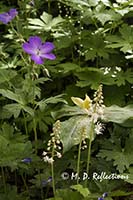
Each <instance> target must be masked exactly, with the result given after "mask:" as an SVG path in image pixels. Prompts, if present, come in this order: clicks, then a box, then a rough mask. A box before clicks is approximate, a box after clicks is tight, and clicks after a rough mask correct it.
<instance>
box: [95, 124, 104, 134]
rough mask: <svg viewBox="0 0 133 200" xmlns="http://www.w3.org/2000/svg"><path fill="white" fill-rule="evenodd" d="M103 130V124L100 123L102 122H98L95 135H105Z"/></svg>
mask: <svg viewBox="0 0 133 200" xmlns="http://www.w3.org/2000/svg"><path fill="white" fill-rule="evenodd" d="M103 130H104V126H103V124H102V123H100V122H97V123H96V124H95V129H94V131H95V133H96V134H97V135H100V134H103V133H102V131H103Z"/></svg>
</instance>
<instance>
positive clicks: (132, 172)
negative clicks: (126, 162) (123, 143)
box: [123, 167, 133, 184]
mask: <svg viewBox="0 0 133 200" xmlns="http://www.w3.org/2000/svg"><path fill="white" fill-rule="evenodd" d="M128 171H129V173H123V175H124V176H128V179H125V181H126V182H127V183H130V184H133V167H129V169H128Z"/></svg>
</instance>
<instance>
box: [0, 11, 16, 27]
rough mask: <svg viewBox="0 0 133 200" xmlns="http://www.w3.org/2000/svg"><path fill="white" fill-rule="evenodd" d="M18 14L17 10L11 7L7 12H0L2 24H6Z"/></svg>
mask: <svg viewBox="0 0 133 200" xmlns="http://www.w3.org/2000/svg"><path fill="white" fill-rule="evenodd" d="M17 14H18V12H17V10H16V9H15V8H11V9H10V10H9V12H5V13H1V14H0V21H1V22H3V24H7V23H8V22H10V21H11V20H12V19H14V17H15V16H16V15H17Z"/></svg>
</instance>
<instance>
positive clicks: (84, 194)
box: [71, 184, 90, 198]
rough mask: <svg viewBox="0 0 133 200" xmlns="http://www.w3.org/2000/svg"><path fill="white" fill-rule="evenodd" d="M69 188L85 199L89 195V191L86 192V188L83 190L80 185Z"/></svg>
mask: <svg viewBox="0 0 133 200" xmlns="http://www.w3.org/2000/svg"><path fill="white" fill-rule="evenodd" d="M71 188H72V189H74V190H76V191H78V192H79V193H80V194H81V195H82V196H83V197H84V198H85V197H87V196H88V195H89V194H90V191H89V190H88V188H84V187H83V186H82V185H80V184H78V185H72V186H71Z"/></svg>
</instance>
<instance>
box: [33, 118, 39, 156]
mask: <svg viewBox="0 0 133 200" xmlns="http://www.w3.org/2000/svg"><path fill="white" fill-rule="evenodd" d="M33 130H34V139H35V153H36V155H37V141H38V139H37V131H36V122H35V118H34V119H33Z"/></svg>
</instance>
